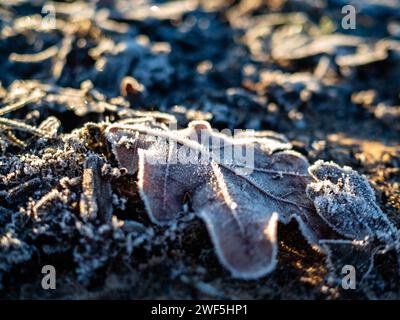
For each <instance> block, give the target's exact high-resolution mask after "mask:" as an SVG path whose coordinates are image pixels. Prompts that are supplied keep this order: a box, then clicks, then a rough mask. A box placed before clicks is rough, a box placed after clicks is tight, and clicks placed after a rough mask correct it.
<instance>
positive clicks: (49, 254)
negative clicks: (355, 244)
mask: <svg viewBox="0 0 400 320" xmlns="http://www.w3.org/2000/svg"><path fill="white" fill-rule="evenodd" d="M143 3H144V4H143V5H141V6H140V8H139V7H134V6H133V5H132V4H130V2H129V1H123V0H115V1H112V0H110V1H105V0H104V1H102V0H99V1H97V2H69V1H67V2H58V1H57V2H55V10H56V17H57V24H56V26H55V29H46V28H43V25H42V20H43V16H44V14H41V11H42V6H43V4H44V2H43V3H41V1H35V2H34V4H33V3H31V1H13V0H8V1H5V2H4V1H2V3H1V4H0V30H1V33H0V81H1V84H2V86H1V87H0V107H4V106H8V105H11V104H13V103H17V102H21V101H24V100H28V99H29V98H30V97H31V96H32V93H33V92H34V90H35V89H36V90H38V91H39V92H40V93H41V96H40V98H38V99H36V100H35V99H34V100H32V101H30V102H29V101H25V102H26V103H25V106H24V107H23V108H20V109H18V110H15V111H13V112H10V113H7V114H6V115H1V116H2V117H4V118H7V119H14V120H20V121H24V122H25V123H27V124H30V125H31V126H32V127H38V126H40V124H41V123H42V122H43V121H45V120H46V119H49V117H51V116H54V117H57V118H58V119H59V121H60V125H59V128H58V134H55V135H53V137H52V138H51V139H47V138H40V137H37V136H36V135H35V134H33V135H32V134H31V132H30V131H29V130H28V131H27V130H25V131H27V132H20V131H18V130H13V129H10V128H8V127H6V126H4V127H3V125H2V124H1V123H2V122H0V142H1V145H0V147H1V148H0V149H1V151H2V156H1V157H0V239H5V235H6V234H7V233H9V235H10V237H11V238H12V239H14V240H13V241H11V240H7V241H9V242H7V243H6V240H1V241H2V242H0V297H1V298H5V299H29V298H33V299H36V298H57V299H81V298H85V299H118V298H122V299H160V298H161V299H162V298H167V299H203V298H218V299H348V298H350V299H367V298H375V299H376V298H377V299H391V298H396V299H397V298H399V297H400V282H399V281H400V279H399V276H398V273H397V270H398V266H397V264H396V257H395V254H394V253H393V252H388V253H385V254H382V255H378V256H377V257H376V258H375V268H376V272H375V273H374V277H373V278H372V279H370V280H369V281H368V282H367V283H365V284H363V285H362V286H360V287H358V288H357V290H343V289H341V287H340V285H339V283H338V282H337V281H336V282H335V281H333V282H332V281H329V270H328V269H327V267H326V263H325V256H324V255H323V254H322V253H319V252H317V251H316V250H314V249H313V248H311V247H310V246H309V245H308V244H307V242H306V240H305V239H304V238H303V236H302V234H301V232H300V231H299V230H298V225H297V224H296V223H295V222H293V223H290V224H289V225H280V226H279V235H280V239H279V255H278V264H277V268H276V270H275V271H274V272H272V273H271V274H269V275H267V276H265V277H263V278H261V279H258V280H256V281H243V280H236V279H232V277H231V276H230V274H229V272H228V271H226V270H225V269H224V268H223V267H222V266H221V265H220V263H219V261H218V259H217V257H216V255H215V253H214V249H213V246H212V243H211V241H210V239H209V236H208V233H207V230H206V228H205V226H204V224H203V223H202V221H201V220H200V219H198V218H197V217H195V216H191V215H190V213H189V214H187V215H186V216H185V215H183V217H182V220H181V221H180V222H178V223H177V225H176V226H174V228H168V227H158V226H154V225H153V224H152V223H151V222H150V220H149V218H148V216H147V214H146V212H145V209H144V204H143V203H142V201H141V199H140V197H139V195H138V191H137V188H136V185H135V177H134V176H129V175H124V174H123V173H122V174H119V173H117V172H115V171H114V173H112V174H110V177H111V178H110V183H111V185H112V190H113V200H112V201H113V215H114V219H113V221H95V222H87V224H85V223H86V222H85V221H83V220H82V221H81V218H80V216H79V197H80V194H81V192H82V189H81V185H80V184H79V183H75V182H76V181H75V182H74V178H77V177H78V178H79V177H80V176H81V175H82V170H83V166H84V159H85V156H86V155H87V154H88V152H94V153H98V154H101V155H102V156H104V158H105V159H107V161H108V163H107V164H108V165H109V167H110V168H114V169H116V170H117V165H116V162H115V159H113V157H112V155H111V153H110V149H109V146H108V145H107V142H106V141H105V140H104V137H103V136H102V130H103V129H104V128H103V127H102V124H101V122H102V121H117V120H121V119H127V118H131V117H136V116H137V115H138V113H135V112H136V111H160V112H164V113H168V114H170V115H174V116H175V117H176V118H177V119H178V124H179V126H181V127H184V126H186V124H187V123H188V122H189V121H190V120H193V119H205V120H208V121H210V123H211V125H212V126H213V127H215V128H218V129H223V128H229V129H234V128H241V129H255V130H272V131H276V132H278V133H281V134H284V135H286V137H287V138H288V139H289V140H290V142H291V143H292V144H293V146H294V149H295V150H297V151H299V152H300V153H302V154H303V155H305V156H306V157H307V158H308V159H309V161H310V163H313V162H314V161H316V160H318V159H322V160H327V161H330V160H331V161H334V162H336V163H337V164H339V165H341V166H343V165H348V166H351V167H352V168H353V169H354V170H357V171H358V172H359V173H360V174H364V175H366V177H367V178H368V180H369V182H370V183H371V185H372V187H373V188H374V190H375V192H376V199H377V202H378V204H379V206H380V208H381V209H382V211H383V212H385V213H386V214H387V215H388V217H389V218H390V219H391V221H392V222H393V223H394V224H395V225H396V226H397V227H400V139H399V137H400V31H399V30H400V2H399V1H397V0H386V1H380V2H377V1H363V2H362V4H361V1H360V6H359V7H358V13H357V27H356V29H354V30H352V29H350V30H345V29H343V28H342V26H341V19H342V17H343V14H342V13H341V8H342V6H343V5H345V2H344V1H340V0H327V1H307V0H302V1H299V0H296V1H295V0H286V1H285V0H269V1H257V0H253V1H251V0H241V1H236V0H227V1H222V0H218V1H206V0H204V1H201V0H189V1H178V2H177V3H175V2H167V1H148V3H147V1H143ZM319 3H322V5H319ZM28 18H30V19H29V20H28ZM335 36H336V37H335ZM66 88H70V89H68V90H66ZM50 119H51V118H50ZM88 123H89V124H88ZM74 129H77V131H75V132H74V134H73V135H74V137H72V138H71V137H70V138H68V139H66V138H62V139H61V138H60V136H61V135H62V134H69V133H71V132H73V130H74ZM10 130H11V132H13V133H14V134H15V135H16V138H18V139H19V140H21V141H22V142H24V145H23V146H22V145H18V143H15V141H14V143H13V141H12V140H13V139H11V138H10V136H9V135H7V133H9V132H10ZM56 130H57V128H56ZM74 139H75V140H76V141H75V140H74ZM49 148H51V149H52V150H50V151H49ZM71 150H73V152H72V153H71V154H68V151H71ZM46 154H47V156H46V157H47V158H46V157H45V155H46ZM23 155H25V157H22V156H23ZM34 157H37V159H36V160H35V159H33V158H34ZM38 159H39V160H40V159H41V160H42V161H43V163H42V162H40V161H39V160H38ZM35 161H39V162H40V163H37V164H34V165H33V167H35V168H37V169H38V172H24V163H25V162H29V163H30V165H31V164H32V163H34V162H35ZM46 170H47V171H46ZM110 170H111V169H110ZM44 171H46V174H44ZM117 171H118V170H117ZM47 173H48V174H47ZM63 177H67V180H66V181H64V182H62V181H61V179H62V178H63ZM35 179H36V180H35ZM54 189H56V190H57V192H59V193H60V194H61V196H60V198H57V199H56V200H54V199H53V200H51V201H49V202H48V204H47V206H43V207H41V209H40V210H38V209H35V206H36V205H37V202H38V201H39V200H40V199H41V198H42V197H43V196H45V195H46V194H47V193H49V192H50V191H51V190H54ZM49 204H50V205H49ZM189 211H190V208H189ZM77 223H78V224H79V223H81V224H83V225H84V226H85V228H87V229H85V230H86V231H85V230H84V228H83V227H82V228H77V227H76V225H77ZM118 223H122V224H123V223H125V226H123V227H121V226H117V224H118ZM135 223H140V225H138V226H137V225H135ZM102 226H103V227H102ZM104 226H105V227H104ZM101 227H102V228H103V229H102V228H101ZM135 228H139V229H140V231H137V230H136V229H135ZM89 229H90V230H91V233H90V232H89V231H87V230H89ZM132 230H134V231H132ZM135 230H136V231H135ZM130 233H131V234H132V237H133V238H134V239H138V238H140V237H142V238H141V239H142V242H141V243H140V244H138V245H137V246H134V249H133V252H130V253H129V254H128V253H127V252H126V247H125V246H124V245H122V244H121V243H122V242H123V241H125V240H126V237H127V236H128V234H130ZM1 237H3V238H1ZM7 239H10V238H7ZM121 239H123V240H121ZM121 241H122V242H121ZM3 242H4V243H3ZM11 242H12V243H13V244H12V245H10V243H11ZM46 264H51V265H54V266H55V267H56V269H57V289H56V290H48V291H46V290H42V289H41V285H40V282H41V279H42V276H43V275H42V274H41V268H42V266H43V265H46Z"/></svg>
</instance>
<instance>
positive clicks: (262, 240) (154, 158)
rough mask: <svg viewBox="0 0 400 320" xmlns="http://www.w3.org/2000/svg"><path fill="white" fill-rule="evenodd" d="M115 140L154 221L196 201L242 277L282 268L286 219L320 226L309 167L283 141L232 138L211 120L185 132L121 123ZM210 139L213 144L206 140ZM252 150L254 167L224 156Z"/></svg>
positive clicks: (220, 249)
mask: <svg viewBox="0 0 400 320" xmlns="http://www.w3.org/2000/svg"><path fill="white" fill-rule="evenodd" d="M107 137H108V139H109V141H110V142H111V143H112V145H113V151H114V154H115V156H116V158H117V159H118V161H119V162H120V165H123V166H125V167H127V168H128V171H130V172H131V173H133V172H135V171H136V170H137V171H138V184H139V190H140V193H141V196H142V199H143V200H144V202H145V205H146V208H147V211H148V214H149V216H150V218H151V220H152V221H153V222H155V223H158V224H163V223H169V222H171V221H172V220H174V219H175V218H176V217H177V215H178V213H179V212H180V211H181V208H182V204H183V202H184V199H188V198H189V199H190V200H191V205H192V208H193V210H194V211H195V212H196V213H197V214H198V215H199V216H200V217H201V218H202V219H203V220H204V222H205V223H206V226H207V228H208V231H209V234H210V236H211V239H212V241H213V244H214V247H215V249H216V252H217V255H218V257H219V259H220V261H221V263H222V264H223V265H224V266H225V267H226V268H227V269H228V270H230V271H231V273H232V275H233V276H235V277H238V278H243V279H251V278H258V277H261V276H263V275H265V274H267V273H268V272H270V271H272V270H273V269H274V266H275V257H276V253H277V239H276V238H277V235H276V231H277V222H278V220H280V221H282V222H284V223H287V222H289V220H290V219H291V218H292V217H293V216H298V217H304V218H306V217H309V218H310V223H303V229H302V231H303V232H305V233H307V234H308V235H310V234H311V231H310V230H309V229H308V228H309V225H312V222H314V223H315V224H318V222H315V220H313V218H312V217H313V216H315V217H316V219H318V217H317V216H316V215H315V213H314V209H313V206H312V203H311V202H310V201H309V199H308V198H307V197H306V196H305V188H306V186H307V183H309V182H310V177H309V174H308V172H307V170H308V162H307V160H306V159H305V158H304V157H303V156H301V155H300V154H298V153H296V152H293V151H290V150H288V149H289V148H290V145H289V144H287V143H286V142H285V141H282V138H281V137H278V138H274V136H273V135H270V136H269V137H259V136H254V137H251V136H247V135H242V136H235V137H233V138H232V137H229V136H228V135H223V134H218V133H216V132H214V131H213V130H212V129H211V128H210V126H209V124H208V123H207V122H203V121H196V122H192V123H190V124H189V126H188V128H187V129H183V130H166V129H164V130H163V129H162V128H152V127H151V126H146V125H141V124H136V125H135V124H134V125H130V126H129V127H124V126H122V125H118V124H116V125H111V126H109V128H108V130H107ZM210 140H212V141H213V143H211V144H208V143H206V141H210ZM215 145H217V146H219V147H215ZM249 145H250V146H252V147H253V150H254V166H251V167H249V166H248V164H245V163H243V162H241V161H239V160H238V159H236V158H235V157H233V161H231V160H230V159H228V157H227V155H226V154H225V153H224V151H225V150H226V148H224V147H225V146H237V147H239V146H242V147H245V146H249ZM185 152H186V153H189V155H187V158H185V157H184V155H186V153H185ZM191 152H192V153H191ZM190 153H191V155H190ZM183 158H185V159H186V160H187V161H182V159H183ZM177 159H178V160H180V161H176V160H177ZM191 160H198V161H191ZM249 169H250V170H249Z"/></svg>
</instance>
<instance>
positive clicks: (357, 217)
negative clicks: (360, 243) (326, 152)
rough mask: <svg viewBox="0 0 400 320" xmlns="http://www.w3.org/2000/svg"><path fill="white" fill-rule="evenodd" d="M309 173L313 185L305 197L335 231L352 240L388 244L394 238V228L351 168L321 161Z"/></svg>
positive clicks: (369, 190) (363, 180) (359, 176)
mask: <svg viewBox="0 0 400 320" xmlns="http://www.w3.org/2000/svg"><path fill="white" fill-rule="evenodd" d="M309 172H310V174H311V175H312V176H313V178H314V179H315V180H316V182H312V183H310V184H309V185H308V186H307V195H308V196H309V198H310V199H312V200H313V201H314V205H315V208H316V210H317V212H318V214H319V215H320V217H321V218H322V219H323V220H324V221H325V222H326V223H327V224H328V225H329V226H331V227H332V228H333V229H334V230H336V231H337V232H338V233H340V234H342V235H343V236H346V237H348V238H350V239H353V240H364V239H365V238H366V237H370V238H377V239H380V240H383V241H385V242H389V241H392V240H394V239H395V238H396V234H397V229H396V227H395V226H394V225H393V224H392V223H391V222H390V221H389V219H388V218H387V217H386V215H385V214H384V213H383V212H382V211H381V209H380V208H379V206H378V205H377V204H376V202H375V194H374V191H373V190H372V188H371V187H370V185H369V183H368V180H367V179H366V178H365V177H364V176H361V175H359V174H358V173H357V172H356V171H354V170H352V169H351V168H350V167H343V168H342V167H340V166H338V165H337V164H335V163H333V162H324V161H317V162H316V163H315V164H314V165H312V166H311V167H310V169H309Z"/></svg>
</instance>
